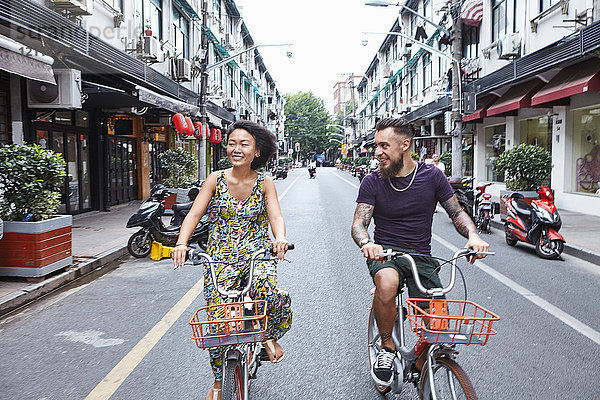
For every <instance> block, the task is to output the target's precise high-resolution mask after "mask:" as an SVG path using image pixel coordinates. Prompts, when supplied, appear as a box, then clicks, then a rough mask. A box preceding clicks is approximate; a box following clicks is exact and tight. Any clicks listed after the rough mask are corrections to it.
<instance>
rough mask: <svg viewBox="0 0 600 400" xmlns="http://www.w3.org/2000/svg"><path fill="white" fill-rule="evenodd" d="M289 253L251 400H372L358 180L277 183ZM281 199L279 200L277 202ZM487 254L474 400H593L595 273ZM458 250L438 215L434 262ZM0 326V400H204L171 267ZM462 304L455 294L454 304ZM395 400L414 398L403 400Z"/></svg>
mask: <svg viewBox="0 0 600 400" xmlns="http://www.w3.org/2000/svg"><path fill="white" fill-rule="evenodd" d="M276 186H277V189H278V192H279V195H280V196H282V200H281V205H282V209H283V213H284V217H285V219H286V224H287V230H288V239H289V240H290V241H291V242H293V243H295V244H296V247H297V249H296V250H294V251H293V252H290V253H288V257H289V258H290V259H291V260H292V263H291V264H283V265H282V266H281V267H280V269H279V286H280V287H282V288H284V289H286V290H288V291H289V292H290V293H291V295H292V306H293V309H294V320H293V327H292V329H291V331H290V332H288V334H286V336H285V337H284V338H283V339H282V340H281V344H282V345H283V347H284V348H285V350H286V357H285V359H284V361H283V362H282V363H281V364H279V365H268V364H263V366H262V367H261V369H259V371H258V379H257V380H256V381H254V382H253V384H252V386H251V396H252V398H255V399H264V400H268V399H315V400H318V399H377V398H381V397H380V396H379V394H377V393H376V391H375V390H374V388H373V385H372V381H371V378H370V375H369V366H368V361H367V352H366V336H367V318H368V311H369V306H370V296H369V289H370V288H371V287H372V286H373V285H372V282H371V279H370V277H369V275H368V272H367V269H366V265H365V262H364V260H363V259H362V256H361V254H360V252H359V251H358V249H357V247H356V246H355V245H354V243H353V241H352V239H351V237H350V224H351V221H352V214H353V211H354V205H355V203H354V200H355V198H356V192H357V187H358V180H357V179H356V178H354V177H352V176H351V175H349V174H348V173H345V172H342V171H338V170H336V169H333V168H325V169H319V170H318V172H317V178H316V179H309V178H308V172H307V170H306V169H300V170H294V171H292V172H291V173H290V175H289V177H288V178H287V179H285V180H278V181H276ZM288 189H289V190H288ZM484 238H485V239H486V240H488V242H489V243H490V244H491V248H492V250H494V251H496V252H497V254H496V255H495V256H493V257H488V258H486V259H485V260H483V262H482V263H478V264H477V265H475V266H472V265H466V264H463V265H464V267H463V268H462V271H463V273H464V275H465V277H466V280H467V288H468V297H469V299H470V300H472V301H475V302H477V303H479V304H481V305H482V306H484V307H486V308H489V309H491V310H492V311H494V312H496V313H497V314H499V315H500V316H501V318H502V319H501V320H500V321H499V322H498V323H496V326H495V328H496V329H497V331H498V334H497V335H496V336H495V337H492V338H491V339H490V341H489V343H488V344H487V345H486V346H474V345H473V346H468V347H467V346H462V347H460V348H459V350H460V354H459V356H458V359H457V360H458V362H459V363H460V364H461V365H462V366H463V368H464V369H465V370H466V371H467V372H468V374H469V376H470V378H471V380H472V382H473V384H474V386H475V388H476V390H477V393H478V395H479V397H480V398H481V399H565V398H569V399H597V398H600V386H599V385H598V380H599V379H600V372H598V365H597V364H598V363H597V361H598V360H600V333H599V331H600V318H599V313H598V304H600V294H599V292H598V287H599V286H600V270H599V269H598V267H597V266H594V265H592V264H589V263H586V262H584V261H581V260H578V259H575V258H572V257H570V256H568V255H567V256H565V257H564V258H565V261H563V262H561V261H545V260H541V259H539V258H538V257H537V256H536V255H535V251H534V249H533V247H527V246H524V245H519V246H517V247H515V248H512V247H509V246H507V245H506V244H505V242H504V237H503V234H502V232H499V231H493V232H492V234H489V235H485V237H484ZM464 243H465V239H463V238H462V237H461V236H459V235H458V234H457V233H456V232H455V231H454V228H453V227H452V225H451V223H450V220H449V219H448V217H447V216H446V215H445V213H443V212H439V213H437V214H436V216H435V221H434V240H433V243H432V246H433V253H434V254H436V255H438V256H441V257H449V256H450V255H451V254H452V253H453V251H454V250H455V249H456V248H458V247H463V245H464ZM97 275H98V276H96V277H95V279H88V280H83V281H79V282H77V283H76V284H73V285H71V286H70V287H68V288H66V289H65V290H62V291H60V292H59V293H55V294H53V295H50V296H47V297H46V298H44V299H42V300H41V301H39V302H37V303H35V304H33V305H32V306H30V307H28V308H26V309H24V310H22V311H20V312H19V313H17V314H13V315H11V316H9V317H7V318H5V319H4V320H0V399H40V400H41V399H48V400H50V399H84V398H86V397H87V396H89V398H94V399H101V398H108V397H110V396H112V397H111V398H112V399H204V396H205V394H206V391H207V389H208V387H209V386H210V384H211V381H212V373H211V372H210V368H209V364H208V354H207V352H205V351H202V350H200V349H198V348H197V347H196V346H195V344H194V343H193V342H192V340H190V334H191V329H190V327H189V326H188V321H189V318H190V317H191V316H192V314H193V313H194V310H195V309H197V308H198V307H201V306H202V305H203V303H204V301H203V295H202V293H201V289H202V288H201V284H198V281H199V280H200V279H201V271H199V270H198V269H194V268H192V267H184V268H182V269H180V270H178V271H173V270H172V268H171V263H170V261H169V260H162V261H159V262H156V261H152V260H149V259H142V260H138V259H133V258H129V257H125V258H124V259H123V260H122V263H121V264H120V265H118V266H117V267H116V268H114V269H110V270H108V271H106V272H105V273H98V274H97ZM451 295H452V296H453V297H454V298H462V296H463V286H462V282H461V281H460V280H459V281H458V283H457V286H456V288H455V290H454V291H453V292H452V293H451ZM387 398H390V399H392V398H394V399H413V398H416V391H415V390H414V389H413V388H412V387H410V386H407V387H406V388H405V390H404V392H403V393H402V394H400V395H397V396H387Z"/></svg>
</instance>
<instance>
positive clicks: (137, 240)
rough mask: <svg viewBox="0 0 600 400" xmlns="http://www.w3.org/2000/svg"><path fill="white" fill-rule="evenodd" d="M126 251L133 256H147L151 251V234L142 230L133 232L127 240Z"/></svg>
mask: <svg viewBox="0 0 600 400" xmlns="http://www.w3.org/2000/svg"><path fill="white" fill-rule="evenodd" d="M127 251H129V254H131V255H132V256H134V257H135V258H144V257H148V256H149V255H150V252H151V251H152V235H150V234H149V233H146V232H144V231H143V230H141V231H138V232H136V233H134V234H133V235H131V237H130V238H129V242H127Z"/></svg>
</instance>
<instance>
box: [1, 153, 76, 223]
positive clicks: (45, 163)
mask: <svg viewBox="0 0 600 400" xmlns="http://www.w3.org/2000/svg"><path fill="white" fill-rule="evenodd" d="M65 166H66V163H65V160H64V159H63V156H62V154H60V153H55V152H53V151H52V150H47V149H43V148H42V147H41V146H39V145H37V144H31V145H20V144H12V145H7V146H4V147H0V217H1V218H2V219H4V220H6V221H23V220H29V221H43V220H45V219H49V218H51V217H52V216H53V215H54V214H56V211H57V209H58V206H59V205H60V192H61V189H63V188H64V184H65V180H64V178H65V176H66V172H65Z"/></svg>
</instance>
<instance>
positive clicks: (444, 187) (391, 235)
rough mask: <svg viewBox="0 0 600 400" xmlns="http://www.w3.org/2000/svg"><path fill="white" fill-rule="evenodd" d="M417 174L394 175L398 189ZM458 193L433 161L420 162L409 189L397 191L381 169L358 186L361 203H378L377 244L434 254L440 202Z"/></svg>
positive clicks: (376, 221)
mask: <svg viewBox="0 0 600 400" xmlns="http://www.w3.org/2000/svg"><path fill="white" fill-rule="evenodd" d="M412 177H413V174H412V173H411V174H410V175H408V176H406V177H402V178H391V182H392V184H393V185H394V186H395V187H396V188H397V189H403V188H405V187H407V186H408V184H409V183H410V181H411V179H412ZM453 194H454V190H453V189H452V186H450V183H449V182H448V179H447V178H446V175H444V173H443V172H442V171H441V170H440V169H438V168H437V167H436V166H435V165H433V164H425V163H423V162H419V163H418V170H417V175H416V177H415V180H414V182H413V183H412V185H411V186H410V188H409V189H407V190H406V191H403V192H397V191H395V190H394V189H393V188H392V187H391V185H390V183H389V182H388V180H387V179H384V178H382V177H381V176H380V175H379V172H378V171H376V172H373V173H371V174H368V175H367V176H365V178H364V179H363V181H362V183H361V184H360V188H359V190H358V197H357V199H356V202H357V203H365V204H369V205H372V206H374V207H375V208H374V210H373V219H374V221H375V232H374V233H375V235H374V236H375V237H374V241H375V243H377V244H382V245H384V244H385V245H389V246H395V247H400V248H403V249H410V250H414V251H417V252H419V253H421V254H426V255H431V224H432V222H433V213H434V211H435V207H436V205H437V203H438V202H440V203H443V202H444V201H446V200H448V199H449V198H450V197H452V195H453Z"/></svg>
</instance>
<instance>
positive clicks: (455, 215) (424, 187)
mask: <svg viewBox="0 0 600 400" xmlns="http://www.w3.org/2000/svg"><path fill="white" fill-rule="evenodd" d="M375 130H376V134H375V145H376V150H375V156H376V157H377V158H378V159H379V161H380V163H379V167H378V169H377V171H375V172H374V173H371V174H369V175H367V176H366V177H365V178H364V179H363V181H362V183H361V185H360V189H359V192H358V197H357V199H356V202H357V205H356V210H355V211H354V221H353V223H352V238H353V239H354V241H355V242H356V244H357V245H358V246H359V247H360V249H361V251H362V253H363V255H364V257H365V258H367V265H368V268H369V272H370V274H371V277H372V278H373V281H374V282H375V287H376V290H375V295H374V299H373V312H374V315H375V320H376V322H377V327H378V330H379V332H380V334H381V342H382V343H381V351H380V352H379V354H378V355H377V357H376V359H375V362H374V363H373V365H372V366H371V375H372V376H373V379H374V380H375V382H376V383H378V384H379V385H381V386H389V385H390V384H391V383H392V380H393V372H394V371H393V365H394V358H395V357H396V349H395V346H394V342H393V341H392V329H393V325H394V321H395V319H396V304H395V298H396V295H397V294H398V289H399V286H400V282H402V281H403V280H404V279H406V280H407V286H408V293H409V296H410V297H419V298H423V297H424V295H423V294H421V292H420V291H419V290H418V289H417V287H416V285H415V282H414V280H413V278H412V275H411V272H410V267H409V266H408V264H407V263H406V261H405V260H404V259H402V258H400V259H397V260H388V261H384V260H383V258H382V257H378V256H377V254H381V253H383V252H384V250H385V249H390V248H391V249H393V250H395V251H407V252H410V253H411V254H415V253H418V254H422V255H423V256H413V258H414V259H415V262H416V264H417V268H418V270H419V275H420V277H421V281H422V283H423V285H424V286H425V287H426V288H433V287H441V286H442V285H441V282H440V279H439V276H438V274H437V267H438V265H439V264H438V263H437V262H436V261H435V260H434V259H432V258H430V257H428V256H430V255H431V225H432V223H433V214H434V212H435V208H436V206H437V203H438V202H439V203H440V204H441V205H442V206H443V207H444V209H445V210H446V212H447V213H448V215H449V216H450V218H451V219H452V222H453V224H454V227H455V228H456V229H457V231H458V232H459V233H460V234H461V235H463V236H464V237H466V238H467V239H468V241H467V244H466V246H465V247H469V248H472V249H473V250H475V251H478V252H485V251H488V249H489V245H488V244H487V243H486V242H485V241H483V240H482V239H481V238H480V237H479V235H478V234H477V228H476V227H475V224H474V223H473V221H472V220H471V218H469V216H468V214H467V213H466V212H465V211H464V210H463V209H462V208H461V207H460V205H459V204H458V201H457V199H456V196H455V195H454V190H453V189H452V187H451V186H450V183H449V182H448V179H447V178H446V176H445V175H444V173H443V172H442V171H441V170H440V169H438V168H436V167H435V166H434V165H433V164H425V163H424V162H416V161H414V160H413V159H412V157H411V152H410V144H411V141H412V138H413V134H414V127H413V126H412V124H410V123H409V122H408V121H407V120H405V119H403V118H385V119H382V120H380V121H379V122H378V123H377V124H376V126H375ZM372 218H373V219H374V221H375V229H374V241H372V240H371V239H370V236H369V233H368V231H367V229H368V227H369V224H370V223H371V219H372ZM483 257H485V255H478V256H474V257H472V258H471V260H470V262H471V263H474V262H475V259H476V258H483ZM425 304H427V303H425ZM426 354H427V352H426V351H424V352H423V353H422V355H426ZM421 358H422V359H421ZM423 362H424V357H420V359H419V360H417V362H416V367H417V368H418V369H420V368H421V367H422V366H423Z"/></svg>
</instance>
